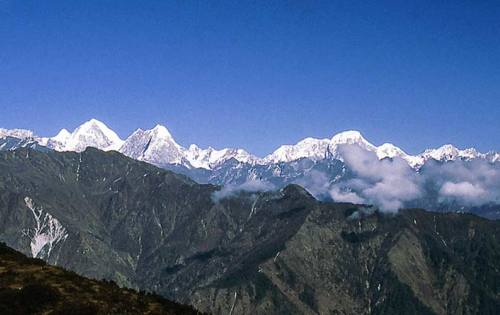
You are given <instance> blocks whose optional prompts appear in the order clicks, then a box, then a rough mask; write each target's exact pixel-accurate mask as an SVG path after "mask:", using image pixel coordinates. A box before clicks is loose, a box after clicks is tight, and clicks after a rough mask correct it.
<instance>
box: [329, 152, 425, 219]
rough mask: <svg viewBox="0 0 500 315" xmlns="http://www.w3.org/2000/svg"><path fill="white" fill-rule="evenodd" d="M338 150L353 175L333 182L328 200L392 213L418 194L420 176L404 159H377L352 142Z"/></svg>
mask: <svg viewBox="0 0 500 315" xmlns="http://www.w3.org/2000/svg"><path fill="white" fill-rule="evenodd" d="M339 150H340V154H341V155H342V157H343V159H344V163H345V164H346V165H347V166H348V167H349V169H350V170H351V171H352V172H353V173H354V175H355V178H354V179H350V180H347V181H343V182H341V183H338V184H335V185H333V186H332V187H331V189H330V195H331V197H332V199H334V200H338V201H349V202H355V203H368V204H374V205H377V206H379V207H380V208H381V209H383V210H385V211H391V212H394V211H397V210H398V209H399V208H401V207H402V206H403V204H404V203H405V202H406V201H409V200H413V199H416V198H419V197H420V196H422V189H421V184H420V182H421V179H420V178H419V176H418V175H417V174H416V173H415V171H413V170H412V169H411V168H410V167H409V166H408V163H406V161H404V160H402V159H400V158H394V159H383V160H379V158H378V157H377V155H376V154H375V153H373V152H369V151H366V150H363V149H362V148H360V147H358V146H355V145H345V146H342V147H340V148H339Z"/></svg>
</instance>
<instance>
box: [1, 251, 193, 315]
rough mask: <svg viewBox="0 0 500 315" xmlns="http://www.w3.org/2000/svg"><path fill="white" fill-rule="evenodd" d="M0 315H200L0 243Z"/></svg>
mask: <svg viewBox="0 0 500 315" xmlns="http://www.w3.org/2000/svg"><path fill="white" fill-rule="evenodd" d="M0 314H3V315H8V314H16V315H22V314H54V315H55V314H72V315H79V314H82V315H83V314H89V315H90V314H168V315H170V314H199V313H197V312H196V311H194V310H193V309H192V308H190V307H188V306H183V305H180V304H177V303H174V302H170V301H168V300H165V299H163V298H161V297H159V296H157V295H152V294H147V293H143V292H136V291H134V290H130V289H123V288H120V287H118V286H117V285H116V284H115V283H113V282H107V281H97V280H91V279H88V278H84V277H81V276H78V275H77V274H75V273H74V272H71V271H66V270H64V269H62V268H58V267H54V266H50V265H47V264H46V263H45V262H44V261H43V260H40V259H33V258H27V257H26V256H24V255H22V254H21V253H19V252H17V251H15V250H13V249H11V248H9V247H7V246H6V245H5V244H3V243H0Z"/></svg>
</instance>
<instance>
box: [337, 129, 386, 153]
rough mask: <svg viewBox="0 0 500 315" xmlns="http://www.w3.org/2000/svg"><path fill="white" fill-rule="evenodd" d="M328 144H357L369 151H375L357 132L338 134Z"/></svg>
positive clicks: (349, 131)
mask: <svg viewBox="0 0 500 315" xmlns="http://www.w3.org/2000/svg"><path fill="white" fill-rule="evenodd" d="M330 143H331V144H333V145H338V144H357V145H360V146H362V147H364V148H367V149H370V150H375V149H376V148H375V146H374V145H373V144H371V143H370V142H368V141H367V140H366V139H365V138H364V137H363V135H362V134H361V132H359V131H357V130H347V131H343V132H340V133H338V134H336V135H334V136H333V138H332V139H331V140H330Z"/></svg>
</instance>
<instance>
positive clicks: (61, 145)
mask: <svg viewBox="0 0 500 315" xmlns="http://www.w3.org/2000/svg"><path fill="white" fill-rule="evenodd" d="M43 142H45V143H44V144H46V145H47V146H48V147H50V148H53V149H54V150H57V151H76V152H81V151H83V150H85V149H86V148H87V147H94V148H97V149H100V150H104V151H109V150H118V149H119V148H120V147H121V145H122V144H123V140H121V139H120V137H118V135H117V134H116V133H115V132H114V131H113V130H111V129H109V128H108V126H106V125H105V124H104V123H102V122H100V121H98V120H96V119H91V120H89V121H87V122H85V123H83V124H82V125H81V126H79V127H78V128H76V129H75V130H74V131H73V132H72V133H69V131H67V130H66V129H62V130H61V131H60V132H59V133H58V134H57V135H56V136H55V137H52V138H48V139H45V140H44V141H43Z"/></svg>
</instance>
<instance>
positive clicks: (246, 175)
mask: <svg viewBox="0 0 500 315" xmlns="http://www.w3.org/2000/svg"><path fill="white" fill-rule="evenodd" d="M20 147H29V148H33V149H37V150H42V151H43V150H55V151H73V152H82V151H83V150H85V149H86V148H88V147H94V148H98V149H100V150H104V151H118V152H120V153H122V154H124V155H126V156H128V157H131V158H133V159H135V160H139V161H144V162H147V163H150V164H153V165H156V166H159V167H162V168H165V169H169V170H173V171H175V172H177V173H181V174H184V175H187V176H189V177H191V178H192V179H194V180H195V181H197V182H199V183H211V184H216V185H226V186H228V189H238V186H241V185H243V186H248V185H253V186H261V187H263V186H265V187H267V188H268V189H269V188H283V187H285V186H287V185H289V184H299V185H301V186H302V187H304V188H306V189H307V190H308V191H309V192H310V193H311V194H313V195H314V196H315V197H316V198H319V199H321V200H332V201H338V202H354V203H365V204H373V205H376V206H377V207H379V208H380V209H381V210H383V211H390V212H394V211H397V210H398V209H399V208H403V207H422V208H426V209H431V210H435V211H470V212H473V213H476V214H479V215H482V216H485V217H487V218H500V206H499V205H500V153H498V152H493V151H492V152H488V153H481V152H479V151H477V150H476V149H473V148H469V149H463V150H461V149H458V148H456V147H454V146H452V145H449V144H448V145H443V146H442V147H440V148H437V149H427V150H425V151H424V152H422V153H421V154H418V155H409V154H407V153H405V152H404V151H403V150H402V149H400V148H398V147H397V146H395V145H393V144H389V143H385V144H382V145H380V146H376V145H374V144H372V143H370V142H369V141H367V140H366V139H365V138H364V137H363V136H362V135H361V133H359V132H358V131H345V132H341V133H339V134H336V135H334V136H333V137H332V138H331V139H315V138H306V139H304V140H302V141H299V142H298V143H297V144H294V145H283V146H280V147H279V148H278V149H277V150H275V151H274V152H273V153H271V154H269V155H267V156H265V157H263V158H260V157H257V156H255V155H253V154H251V153H249V152H247V151H245V150H243V149H235V148H225V149H220V150H217V149H214V148H211V147H209V148H206V149H203V148H200V147H199V146H197V145H195V144H192V145H190V146H188V147H184V146H182V145H180V144H178V143H177V142H176V141H175V139H174V137H173V136H172V134H171V133H170V132H169V131H168V129H167V128H166V127H164V126H161V125H157V126H155V127H154V128H153V129H150V130H142V129H138V130H136V131H135V132H133V133H132V134H131V135H130V136H129V137H128V138H127V139H125V140H122V139H120V137H119V136H118V135H117V134H116V133H115V132H114V131H112V130H111V129H110V128H108V127H107V126H106V125H105V124H104V123H102V122H100V121H98V120H95V119H92V120H90V121H87V122H85V123H84V124H82V125H81V126H79V127H78V128H76V129H75V130H74V131H72V132H69V131H67V130H65V129H63V130H61V131H60V132H59V133H58V134H57V135H56V136H54V137H40V136H37V135H35V134H34V133H33V132H32V131H29V130H20V129H15V130H6V129H0V150H13V149H16V148H20Z"/></svg>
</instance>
